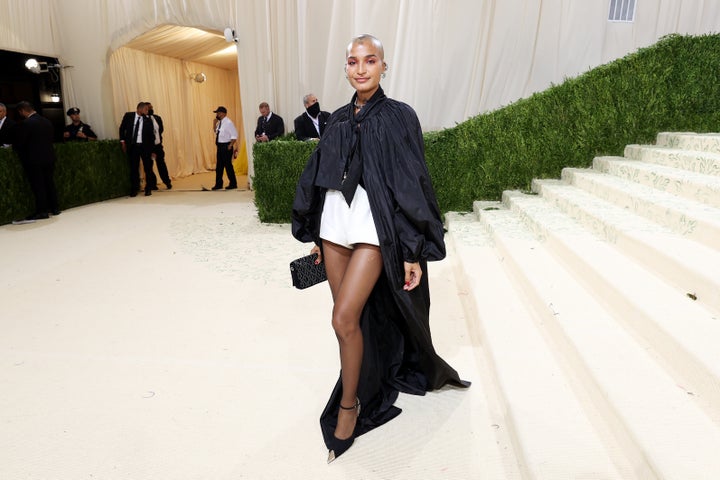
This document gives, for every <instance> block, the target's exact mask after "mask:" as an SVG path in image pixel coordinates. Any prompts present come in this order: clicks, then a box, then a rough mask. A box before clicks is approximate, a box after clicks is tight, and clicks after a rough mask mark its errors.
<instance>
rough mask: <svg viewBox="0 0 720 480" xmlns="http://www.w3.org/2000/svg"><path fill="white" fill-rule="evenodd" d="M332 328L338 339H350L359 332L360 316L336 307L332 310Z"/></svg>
mask: <svg viewBox="0 0 720 480" xmlns="http://www.w3.org/2000/svg"><path fill="white" fill-rule="evenodd" d="M332 327H333V330H335V335H337V337H338V338H340V339H350V338H352V337H353V336H354V335H357V334H358V333H359V332H360V316H359V315H358V314H357V313H356V312H352V311H349V310H348V309H345V308H342V307H339V306H337V305H336V306H335V308H333V316H332Z"/></svg>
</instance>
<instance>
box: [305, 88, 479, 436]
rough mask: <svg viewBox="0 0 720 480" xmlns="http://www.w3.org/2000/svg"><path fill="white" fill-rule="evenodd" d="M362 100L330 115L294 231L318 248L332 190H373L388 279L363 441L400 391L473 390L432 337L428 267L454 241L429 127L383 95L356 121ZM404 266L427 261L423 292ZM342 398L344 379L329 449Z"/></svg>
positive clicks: (376, 298)
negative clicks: (441, 204)
mask: <svg viewBox="0 0 720 480" xmlns="http://www.w3.org/2000/svg"><path fill="white" fill-rule="evenodd" d="M354 100H355V96H353V99H352V101H351V102H350V103H348V104H347V105H345V106H343V107H341V108H340V109H338V110H336V111H335V112H334V113H333V114H332V115H331V116H330V119H329V120H328V123H327V126H326V128H325V133H324V134H323V137H322V138H321V140H320V142H319V143H318V145H317V147H316V148H315V150H314V151H313V153H312V155H311V156H310V158H309V159H308V162H307V165H306V167H305V170H304V171H303V173H302V175H301V176H300V180H299V182H298V185H297V190H296V194H295V200H294V202H293V212H292V232H293V235H294V236H295V238H297V239H298V240H300V241H302V242H315V243H316V244H318V245H319V244H320V242H321V241H320V237H319V235H320V218H321V215H322V208H323V203H324V199H325V192H326V191H327V190H328V189H334V190H341V191H342V193H343V195H344V196H345V199H346V201H347V202H348V204H349V203H350V200H352V197H353V196H354V193H355V191H356V189H357V185H358V184H360V185H363V186H364V188H365V190H366V191H367V195H368V200H369V203H370V209H371V211H372V214H373V219H374V221H375V227H376V229H377V234H378V239H379V241H380V242H379V243H380V250H381V253H382V258H383V273H382V274H381V275H380V279H379V280H378V282H377V284H376V285H375V287H374V289H373V291H372V293H371V295H370V297H369V299H368V301H367V303H366V304H365V308H364V309H363V312H362V315H361V318H360V327H361V329H362V333H363V347H364V349H363V359H362V368H361V371H360V383H359V385H358V397H359V399H360V402H361V404H362V411H361V415H360V418H359V419H358V427H357V430H356V432H357V434H358V435H360V434H362V433H365V432H367V431H369V430H372V429H373V428H375V427H377V426H379V425H382V424H383V423H385V422H387V421H389V420H390V419H392V418H394V417H395V416H397V415H398V414H399V413H400V409H399V408H397V407H395V406H393V403H394V401H395V399H396V398H397V395H398V392H405V393H412V394H416V395H423V394H424V393H425V392H426V391H429V390H433V389H436V388H440V387H441V386H443V385H445V384H446V383H451V384H454V385H456V386H460V387H467V386H469V385H470V383H469V382H465V381H462V380H460V377H459V376H458V374H457V372H456V371H455V370H454V369H453V368H452V367H450V365H448V364H447V363H446V362H445V361H444V360H443V359H442V358H440V357H439V356H438V355H437V353H435V349H434V348H433V345H432V338H431V335H430V320H429V313H430V293H429V285H428V275H427V261H429V260H430V261H432V260H442V259H443V258H444V257H445V243H444V240H443V236H444V230H443V224H442V220H441V218H440V211H439V209H438V206H437V201H436V199H435V193H434V191H433V188H432V183H431V181H430V176H429V173H428V170H427V166H426V164H425V152H424V143H423V137H422V130H421V128H420V122H419V121H418V119H417V115H416V114H415V111H414V110H413V109H412V108H411V107H410V106H408V105H406V104H404V103H402V102H399V101H396V100H393V99H390V98H387V97H386V96H385V95H384V93H383V91H382V89H381V88H379V89H378V91H377V92H376V93H375V95H373V97H372V98H371V99H370V100H369V101H368V102H367V103H366V104H365V105H364V106H363V108H362V109H360V111H359V112H358V114H357V115H356V114H355V113H354V107H353V102H354ZM343 179H344V180H345V181H344V182H343ZM404 261H407V262H420V265H421V268H422V271H423V275H422V277H421V282H420V285H419V286H418V287H416V288H415V289H414V290H412V291H409V292H408V291H405V290H403V285H404V279H405V270H404V265H403V262H404ZM341 394H342V382H341V380H340V379H338V381H337V383H336V385H335V388H334V390H333V392H332V394H331V396H330V400H329V401H328V403H327V406H326V407H325V410H324V411H323V413H322V415H321V418H320V424H321V427H322V431H323V436H324V438H325V443H326V444H327V443H328V439H329V438H332V435H333V432H334V430H335V425H336V423H337V412H338V408H339V404H340V397H341Z"/></svg>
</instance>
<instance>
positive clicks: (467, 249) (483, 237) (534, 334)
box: [446, 207, 632, 479]
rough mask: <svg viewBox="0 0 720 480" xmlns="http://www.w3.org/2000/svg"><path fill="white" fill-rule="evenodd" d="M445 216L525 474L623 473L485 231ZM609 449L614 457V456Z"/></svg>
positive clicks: (465, 218) (466, 219) (472, 220)
mask: <svg viewBox="0 0 720 480" xmlns="http://www.w3.org/2000/svg"><path fill="white" fill-rule="evenodd" d="M496 208H497V207H496ZM505 213H508V212H505ZM446 222H447V226H448V236H449V237H451V243H452V245H454V248H455V252H456V254H457V255H458V257H459V258H461V259H463V260H462V262H460V263H459V268H460V269H461V272H462V277H461V278H462V280H461V281H460V282H459V283H460V284H462V285H465V287H466V289H467V292H468V295H469V296H470V299H471V301H472V304H473V310H474V312H475V315H474V316H475V317H476V318H477V324H476V327H475V329H474V330H477V331H479V335H480V337H481V338H482V342H483V345H484V347H485V352H486V354H487V355H488V356H489V357H490V358H489V361H488V362H487V363H488V364H490V365H491V366H492V367H493V368H492V369H493V371H494V372H495V375H494V377H495V378H494V385H492V386H491V387H490V388H491V390H493V391H494V395H496V396H497V397H499V398H501V402H502V403H503V406H504V410H505V411H506V415H505V424H504V425H499V426H498V427H499V428H509V429H510V430H511V431H512V434H513V437H514V438H513V444H514V445H516V446H517V447H516V455H517V456H518V457H519V458H518V459H517V460H518V463H519V464H520V465H524V470H525V471H524V472H523V473H524V475H523V478H560V477H562V478H589V477H588V476H587V475H588V474H589V473H590V472H592V473H593V474H595V475H597V476H598V478H608V479H610V478H617V479H621V478H628V476H627V474H628V473H629V472H632V468H631V465H624V468H622V469H621V471H618V467H616V465H617V464H620V465H622V464H623V462H627V460H626V458H625V456H624V455H622V454H621V452H620V451H619V449H618V448H615V449H607V448H606V446H605V445H606V443H605V441H604V440H603V439H602V438H601V437H600V436H599V435H598V433H597V432H596V430H595V429H594V427H593V425H592V423H591V422H590V421H589V420H588V417H587V415H586V412H585V410H584V408H583V406H582V405H581V404H580V402H579V401H578V399H577V397H576V396H575V394H574V393H573V390H572V388H571V386H570V385H569V384H568V382H567V381H566V380H565V374H564V372H563V369H562V368H561V367H560V366H559V365H558V359H557V358H555V356H554V355H553V351H552V350H551V349H549V348H548V346H547V344H546V343H545V340H544V338H543V333H542V327H541V326H539V325H538V320H537V318H535V316H534V315H533V314H532V312H530V311H528V309H527V308H526V306H525V305H526V301H524V300H526V299H525V297H524V295H523V293H522V292H520V291H518V290H517V289H516V288H515V287H514V285H513V281H512V279H511V278H510V277H508V275H507V273H506V272H505V269H504V266H503V259H502V258H500V257H498V251H497V249H495V247H494V242H493V241H492V239H491V238H490V235H489V234H488V233H487V232H486V230H485V228H484V227H483V226H482V225H481V224H480V223H479V222H478V221H476V217H475V216H474V215H459V214H452V213H451V214H448V215H446ZM528 240H529V241H530V242H535V240H534V239H532V238H530V237H528ZM535 243H536V242H535ZM568 452H572V455H568ZM609 452H614V454H615V456H617V457H618V458H616V459H614V460H613V459H612V458H611V457H609V456H608V455H609ZM559 472H562V475H560V474H559Z"/></svg>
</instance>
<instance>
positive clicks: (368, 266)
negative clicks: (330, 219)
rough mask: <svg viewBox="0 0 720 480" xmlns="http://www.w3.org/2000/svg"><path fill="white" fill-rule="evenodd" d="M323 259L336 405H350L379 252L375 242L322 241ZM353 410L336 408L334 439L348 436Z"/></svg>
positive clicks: (379, 262) (379, 263)
mask: <svg viewBox="0 0 720 480" xmlns="http://www.w3.org/2000/svg"><path fill="white" fill-rule="evenodd" d="M323 261H324V262H325V270H326V271H327V276H328V282H329V283H330V290H331V291H332V296H333V301H334V306H333V314H332V326H333V329H334V330H335V336H336V337H337V339H338V344H339V346H340V365H341V368H342V372H341V378H342V386H343V388H342V398H341V400H340V405H342V406H344V407H350V406H352V405H354V404H355V398H356V397H357V387H358V381H359V379H360V367H361V366H362V356H363V338H362V331H361V330H360V314H361V313H362V310H363V307H364V306H365V302H366V301H367V299H368V297H369V296H370V293H371V292H372V289H373V287H374V286H375V283H376V282H377V279H378V278H379V277H380V273H381V272H382V268H383V264H382V255H381V254H380V248H379V247H377V246H375V245H368V244H364V243H360V244H356V245H355V248H354V249H353V250H351V249H348V248H345V247H342V246H340V245H337V244H334V243H332V242H328V241H323ZM356 413H357V412H356V411H355V410H343V409H340V410H339V412H338V423H337V427H336V428H335V437H336V438H339V439H341V440H342V439H345V438H348V437H350V435H352V433H353V429H354V428H355V421H356V419H357V415H356Z"/></svg>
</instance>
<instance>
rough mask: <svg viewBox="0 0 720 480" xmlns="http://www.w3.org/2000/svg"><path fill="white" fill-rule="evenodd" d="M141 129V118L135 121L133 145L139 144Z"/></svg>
mask: <svg viewBox="0 0 720 480" xmlns="http://www.w3.org/2000/svg"><path fill="white" fill-rule="evenodd" d="M139 128H140V117H137V120H135V128H134V129H133V137H132V143H137V136H138V129H139Z"/></svg>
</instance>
